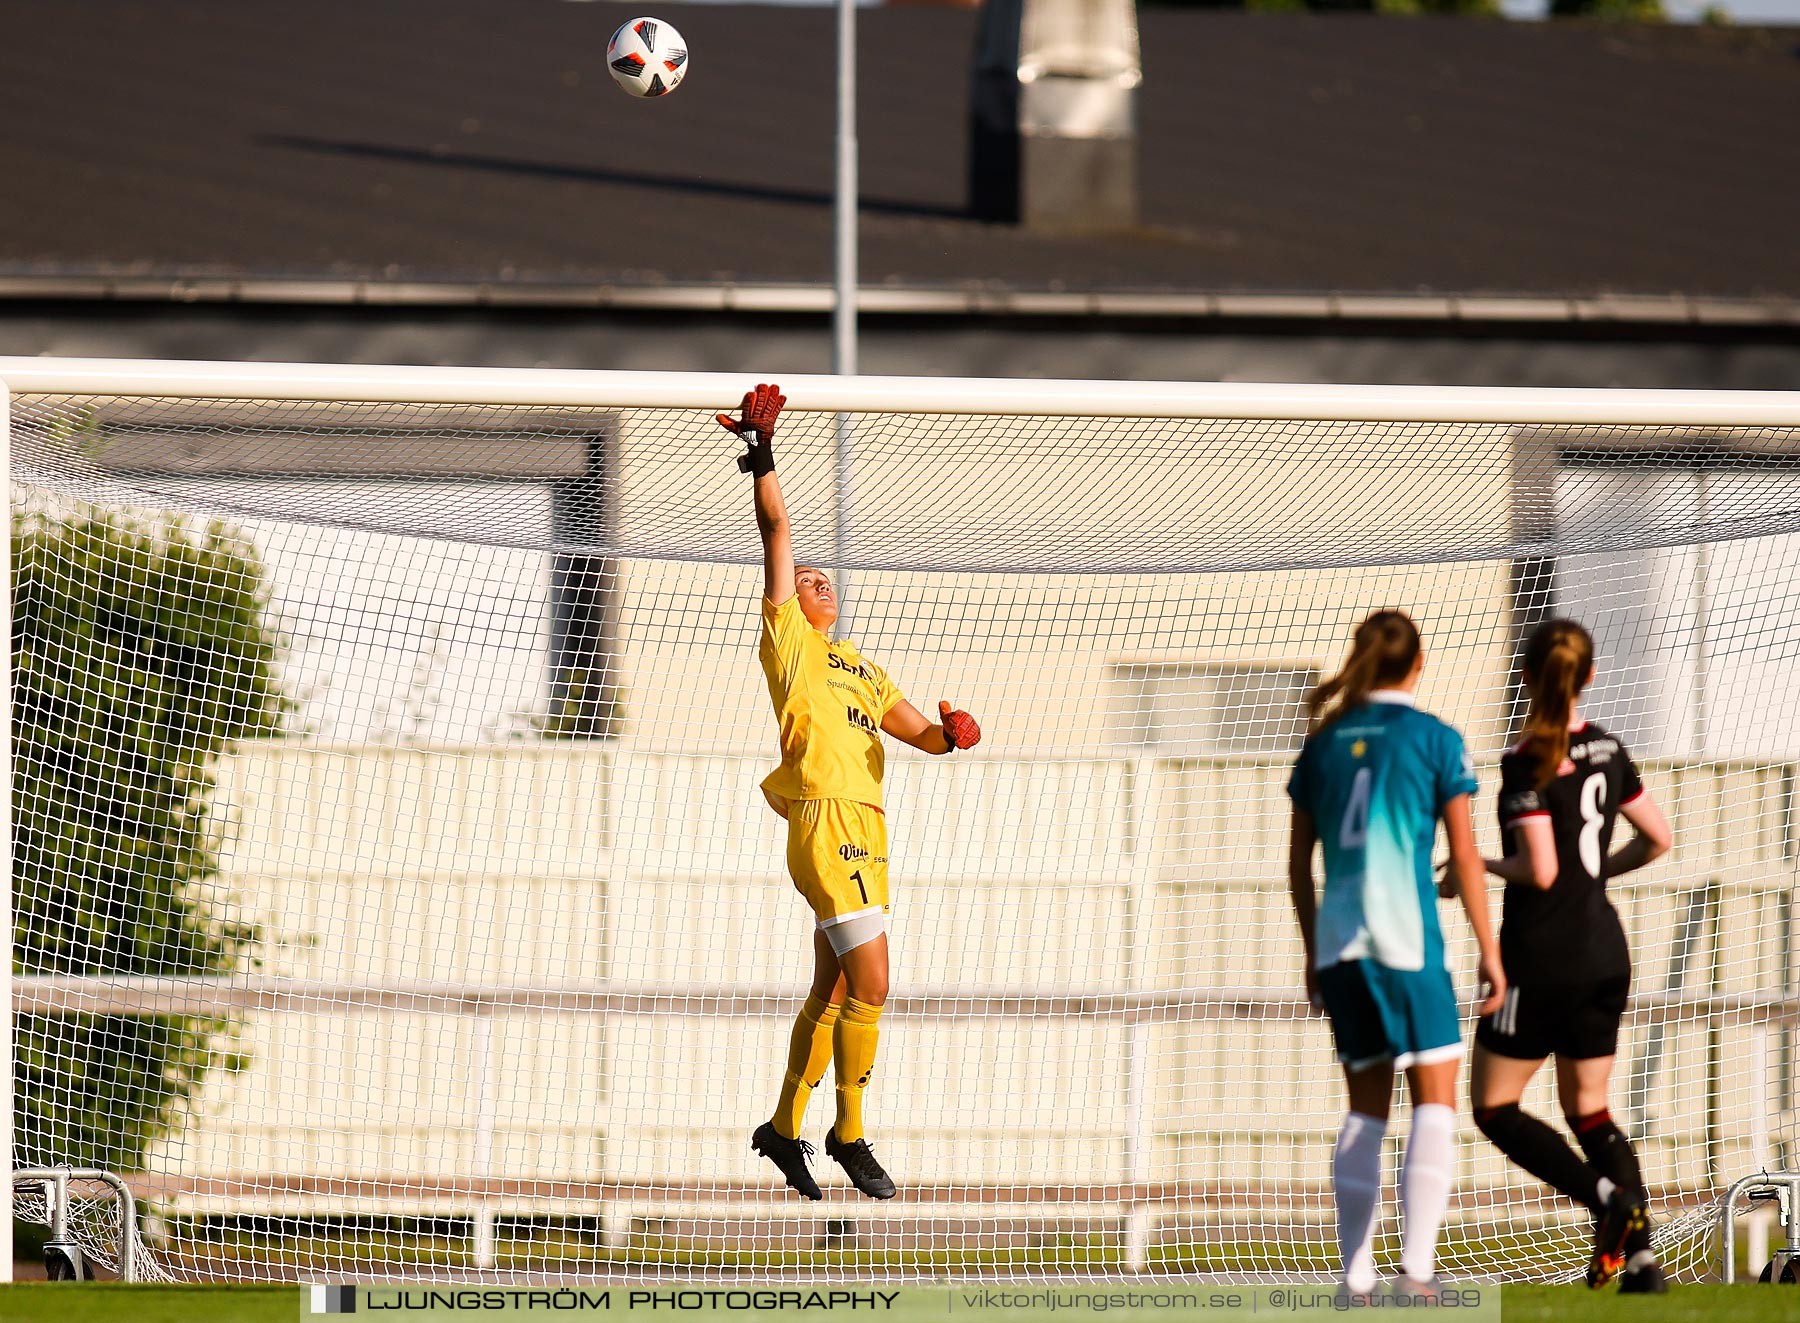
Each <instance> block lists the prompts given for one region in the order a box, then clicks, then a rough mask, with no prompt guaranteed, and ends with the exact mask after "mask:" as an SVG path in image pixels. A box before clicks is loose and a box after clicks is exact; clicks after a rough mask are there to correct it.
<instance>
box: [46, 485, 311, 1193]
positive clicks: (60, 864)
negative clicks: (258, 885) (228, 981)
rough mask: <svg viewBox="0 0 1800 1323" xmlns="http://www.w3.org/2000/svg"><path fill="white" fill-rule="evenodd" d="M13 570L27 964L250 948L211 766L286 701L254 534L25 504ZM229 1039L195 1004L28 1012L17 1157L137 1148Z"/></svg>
mask: <svg viewBox="0 0 1800 1323" xmlns="http://www.w3.org/2000/svg"><path fill="white" fill-rule="evenodd" d="M12 575H13V578H12V582H13V656H14V672H13V778H14V779H13V820H14V856H13V894H14V906H15V909H14V941H15V947H14V950H15V968H16V970H17V972H19V973H22V974H72V975H93V974H119V975H194V974H223V973H229V972H231V971H233V970H235V969H238V968H239V967H240V966H241V965H242V963H243V962H244V961H245V960H247V959H250V958H251V957H252V955H253V949H254V947H255V944H256V942H257V940H258V934H257V932H256V930H255V928H254V927H253V926H251V925H246V924H241V923H234V922H227V921H225V920H223V919H222V918H221V915H220V911H219V909H218V907H217V906H216V904H215V903H214V901H213V898H212V896H211V894H210V888H211V885H212V884H213V883H214V882H215V880H216V877H217V873H218V850H217V841H216V833H215V830H214V826H213V823H212V821H211V818H210V816H209V797H210V795H211V792H212V790H213V787H214V774H213V768H214V766H215V765H216V763H217V760H218V758H219V756H220V754H221V753H223V752H224V751H225V749H226V748H227V746H228V745H229V744H230V742H231V741H233V740H237V739H242V738H245V737H249V736H258V735H270V734H274V733H276V732H277V731H278V729H279V727H280V724H281V718H282V715H283V712H284V710H285V709H284V705H283V703H282V700H281V697H280V694H279V692H278V687H277V682H276V678H275V662H276V654H277V647H278V637H277V634H276V632H275V630H274V629H273V628H272V627H271V624H270V622H269V620H268V619H267V618H266V612H265V596H266V589H265V582H264V575H263V570H262V567H261V565H260V563H259V561H258V560H257V558H256V556H255V554H254V551H253V550H252V549H251V548H250V547H249V546H248V545H246V544H245V543H244V542H242V541H241V540H240V539H238V538H237V537H235V536H233V535H232V534H231V533H230V532H229V531H228V530H227V529H225V528H224V527H222V526H219V525H213V526H211V527H208V528H206V529H204V530H200V531H195V530H190V529H188V528H187V527H185V526H183V525H182V524H180V523H178V522H174V521H169V522H161V523H141V522H138V521H134V520H132V519H130V518H128V517H125V516H121V515H117V514H97V513H86V514H79V515H75V516H71V517H66V518H62V517H52V516H45V515H25V516H15V517H14V520H13V547H12ZM231 1040H232V1035H231V1027H230V1025H229V1024H227V1023H225V1022H222V1021H217V1020H211V1019H196V1018H192V1017H185V1016H160V1017H156V1016H132V1015H103V1016H36V1015H28V1016H21V1017H20V1018H19V1021H18V1044H17V1054H18V1055H17V1072H18V1073H17V1103H18V1151H17V1152H16V1154H15V1158H16V1159H17V1160H18V1161H20V1162H24V1163H32V1164H43V1163H57V1164H70V1165H79V1166H99V1167H108V1168H114V1169H124V1170H131V1169H135V1168H136V1167H138V1166H139V1165H140V1164H141V1162H142V1159H143V1157H144V1154H145V1152H146V1151H147V1149H148V1148H149V1146H150V1145H151V1144H152V1143H153V1142H154V1141H155V1140H156V1138H157V1137H158V1136H160V1135H162V1134H164V1133H166V1132H167V1130H168V1128H169V1127H170V1126H171V1125H172V1124H174V1123H175V1121H176V1120H177V1119H178V1117H179V1114H180V1111H181V1109H182V1107H183V1105H184V1104H185V1103H186V1102H187V1100H188V1099H189V1098H191V1097H192V1095H193V1094H194V1093H195V1091H196V1090H197V1089H198V1088H199V1085H200V1083H201V1080H202V1079H203V1078H204V1076H205V1075H206V1073H207V1071H209V1070H211V1069H214V1068H216V1067H221V1066H224V1067H231V1066H234V1065H235V1064H236V1062H235V1060H234V1058H233V1057H232V1056H231V1055H230V1052H229V1047H230V1043H231Z"/></svg>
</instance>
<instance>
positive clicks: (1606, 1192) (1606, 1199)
mask: <svg viewBox="0 0 1800 1323" xmlns="http://www.w3.org/2000/svg"><path fill="white" fill-rule="evenodd" d="M1594 1188H1595V1189H1596V1190H1597V1191H1598V1192H1599V1195H1600V1202H1601V1203H1603V1204H1609V1203H1611V1202H1612V1197H1613V1191H1614V1190H1616V1189H1618V1188H1619V1187H1618V1186H1616V1185H1614V1184H1613V1183H1612V1182H1611V1181H1610V1180H1608V1179H1607V1178H1606V1177H1604V1176H1602V1177H1601V1178H1600V1183H1599V1184H1598V1185H1597V1186H1595V1187H1594Z"/></svg>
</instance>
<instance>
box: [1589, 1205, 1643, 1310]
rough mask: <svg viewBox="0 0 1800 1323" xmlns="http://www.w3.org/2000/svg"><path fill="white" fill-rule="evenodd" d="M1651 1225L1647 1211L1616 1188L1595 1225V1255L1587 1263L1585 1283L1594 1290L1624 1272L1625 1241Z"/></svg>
mask: <svg viewBox="0 0 1800 1323" xmlns="http://www.w3.org/2000/svg"><path fill="white" fill-rule="evenodd" d="M1649 1225H1650V1213H1649V1210H1648V1209H1646V1208H1645V1207H1644V1202H1643V1200H1641V1199H1639V1198H1638V1197H1637V1196H1636V1195H1634V1194H1627V1193H1626V1192H1625V1191H1624V1190H1620V1189H1617V1188H1615V1189H1614V1190H1613V1192H1612V1197H1611V1198H1610V1199H1608V1200H1607V1201H1606V1207H1605V1208H1604V1209H1602V1210H1601V1213H1600V1220H1599V1222H1597V1223H1596V1224H1595V1225H1594V1254H1593V1257H1592V1258H1590V1259H1589V1260H1588V1270H1587V1284H1588V1285H1589V1286H1591V1287H1593V1288H1594V1289H1595V1290H1599V1289H1600V1288H1601V1287H1602V1286H1605V1285H1606V1284H1607V1283H1608V1282H1610V1281H1612V1279H1613V1278H1615V1277H1617V1276H1618V1275H1619V1274H1620V1273H1621V1272H1623V1271H1624V1269H1625V1242H1626V1240H1627V1239H1628V1238H1629V1237H1630V1236H1631V1233H1632V1232H1634V1231H1643V1230H1644V1229H1646V1228H1647V1227H1648V1226H1649Z"/></svg>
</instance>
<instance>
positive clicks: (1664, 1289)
mask: <svg viewBox="0 0 1800 1323" xmlns="http://www.w3.org/2000/svg"><path fill="white" fill-rule="evenodd" d="M1668 1293H1669V1279H1668V1278H1667V1277H1665V1276H1664V1275H1663V1270H1662V1264H1660V1263H1646V1264H1645V1265H1644V1266H1643V1267H1641V1268H1628V1269H1626V1271H1625V1275H1624V1276H1623V1277H1621V1278H1619V1294H1620V1295H1667V1294H1668Z"/></svg>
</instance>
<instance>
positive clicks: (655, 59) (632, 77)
mask: <svg viewBox="0 0 1800 1323" xmlns="http://www.w3.org/2000/svg"><path fill="white" fill-rule="evenodd" d="M687 59H688V53H687V43H686V42H685V41H683V40H682V39H681V34H680V33H679V32H677V31H676V30H675V25H674V24H673V23H665V22H664V21H663V20H662V19H660V18H634V19H632V20H631V21H630V22H629V23H627V24H625V26H624V27H622V28H620V29H619V30H618V31H617V32H615V33H613V35H612V40H611V41H609V42H607V43H606V67H607V68H609V69H611V70H612V76H613V81H614V82H615V83H617V84H618V85H619V86H620V87H622V88H624V89H625V90H626V91H627V92H629V93H631V95H633V96H666V95H667V94H668V93H670V92H673V91H674V90H675V89H676V88H678V87H680V86H681V80H682V79H683V78H686V77H687V70H688V63H687Z"/></svg>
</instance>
